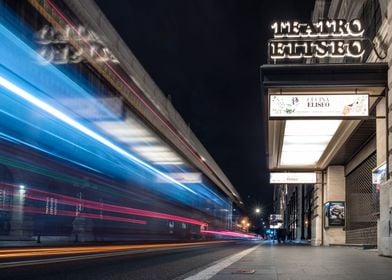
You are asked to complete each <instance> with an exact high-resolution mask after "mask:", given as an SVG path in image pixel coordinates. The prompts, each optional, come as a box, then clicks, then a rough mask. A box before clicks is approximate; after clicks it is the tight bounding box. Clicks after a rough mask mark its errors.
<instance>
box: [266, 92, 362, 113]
mask: <svg viewBox="0 0 392 280" xmlns="http://www.w3.org/2000/svg"><path fill="white" fill-rule="evenodd" d="M368 115H369V95H368V94H326V95H321V94H299V95H293V94H284V95H279V94H271V95H269V117H270V118H272V119H273V118H281V119H282V118H283V119H289V118H315V117H316V118H331V117H332V118H340V119H343V118H359V117H367V116H368Z"/></svg>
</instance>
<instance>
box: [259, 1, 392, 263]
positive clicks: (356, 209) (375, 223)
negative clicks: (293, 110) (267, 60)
mask: <svg viewBox="0 0 392 280" xmlns="http://www.w3.org/2000/svg"><path fill="white" fill-rule="evenodd" d="M355 19H358V20H359V21H360V22H361V24H362V25H363V29H364V33H363V39H361V40H363V48H364V51H363V55H362V56H361V57H360V58H358V57H338V56H335V57H334V56H331V57H320V56H318V57H310V58H309V57H308V58H306V57H305V58H303V59H302V60H301V61H298V60H297V61H296V62H295V63H296V65H295V66H294V65H292V64H291V63H292V62H288V60H285V61H282V62H281V63H280V62H277V61H276V60H275V61H272V62H271V64H275V63H276V64H279V63H280V65H273V66H265V67H264V66H263V67H262V81H263V86H264V88H265V89H266V93H268V95H270V94H274V93H275V94H278V93H279V94H283V95H284V94H287V93H290V94H297V93H298V94H304V92H305V93H306V92H310V91H312V92H316V93H317V92H319V94H325V93H328V94H330V93H332V94H344V93H348V94H349V93H350V92H351V93H355V94H360V93H361V92H362V93H365V92H366V93H368V94H369V96H370V97H369V116H368V117H366V118H360V119H345V118H341V119H340V120H336V118H335V120H334V119H330V120H326V119H317V118H314V120H309V121H307V120H288V119H286V120H276V119H271V118H270V120H269V121H268V135H269V136H268V143H269V157H268V158H269V166H270V169H271V171H283V172H290V171H291V172H296V171H298V170H301V171H312V172H315V173H316V176H317V180H316V181H315V183H314V185H313V188H312V191H311V193H312V196H313V197H312V198H311V199H310V200H309V201H310V209H311V223H310V224H311V226H310V228H311V242H312V244H313V245H316V246H318V245H331V244H369V245H373V246H377V247H378V250H379V253H380V254H381V255H387V256H391V255H392V235H391V226H390V225H391V223H392V220H391V218H392V216H391V211H392V210H391V209H392V208H391V207H392V202H391V197H392V196H391V193H392V189H391V185H392V184H391V180H390V179H389V177H390V173H391V172H390V171H391V168H390V164H391V163H392V162H391V160H392V158H391V156H390V152H391V143H392V142H391V141H392V138H391V127H392V126H391V125H392V120H391V115H390V111H391V109H390V108H391V105H392V103H391V102H392V98H391V97H390V92H389V88H390V87H391V84H392V76H391V73H392V72H391V71H390V70H389V67H390V66H391V64H392V48H391V47H390V45H391V34H392V25H391V23H392V3H391V1H386V0H385V1H384V0H363V1H362V0H361V1H354V0H352V1H350V0H336V1H334V0H332V1H325V0H320V1H318V0H317V1H316V2H315V8H314V11H313V15H312V21H313V22H315V23H316V22H320V20H326V21H328V20H344V21H342V22H350V21H352V20H355ZM338 36H339V35H338ZM299 63H300V64H302V65H299ZM278 69H279V70H280V71H281V72H284V73H283V74H285V75H289V76H284V75H283V74H281V76H278V74H277V71H278ZM307 69H311V70H312V71H309V70H307ZM360 69H361V70H360ZM274 71H276V72H274ZM294 71H296V73H295V75H296V79H297V81H294V74H293V72H294ZM315 71H319V73H320V75H319V76H317V73H315ZM365 73H367V74H365ZM305 74H308V77H307V78H308V80H307V81H306V80H301V78H302V76H301V75H304V76H305ZM322 74H324V76H325V77H327V78H326V80H324V79H323V77H322V76H321V75H322ZM274 75H275V76H274ZM298 79H299V81H298ZM299 88H300V89H301V91H302V92H300V90H299ZM285 91H286V93H285ZM306 94H309V93H306ZM305 122H307V123H306V125H307V128H309V130H307V131H306V127H303V126H302V125H303V124H304V123H305ZM311 126H312V128H310V127H311ZM291 127H295V129H293V130H290V128H291ZM318 127H322V128H323V129H320V131H319V132H318V133H319V134H318V136H317V137H318V138H320V139H321V138H322V137H323V139H326V140H325V144H324V146H322V148H320V149H319V150H318V151H319V154H318V155H317V156H315V157H314V158H312V161H309V162H306V156H307V153H308V154H309V155H312V154H311V153H310V152H309V151H310V150H311V149H313V147H316V146H313V145H315V144H316V142H312V141H313V140H312V139H311V137H313V138H314V139H316V137H314V136H315V135H314V133H312V132H315V131H318ZM300 130H303V131H304V132H305V133H303V134H301V131H300ZM328 130H330V131H329V133H328ZM294 136H301V137H302V141H305V140H306V142H301V143H297V144H306V145H303V146H304V148H303V149H302V150H298V151H295V152H297V153H298V154H297V155H298V156H297V157H291V158H289V156H290V151H291V152H292V150H290V148H294V146H290V145H289V144H290V143H289V140H290V141H291V140H293V139H294ZM297 144H296V145H297ZM320 144H321V143H320V142H317V145H318V147H320ZM295 148H296V149H300V147H299V146H298V145H297V147H295ZM292 154H295V153H292ZM314 154H315V153H313V155H314ZM290 160H291V162H290ZM279 188H281V189H285V188H286V189H288V190H290V189H292V190H291V191H285V195H284V199H282V201H284V203H283V204H282V203H281V204H280V207H281V209H285V210H284V212H290V211H291V212H294V213H299V212H301V207H302V203H301V199H300V198H299V197H301V196H300V195H299V194H300V192H299V191H298V185H295V184H290V185H285V186H281V187H279ZM290 201H293V202H290ZM293 205H294V206H293ZM293 207H294V209H295V210H294V211H293V210H290V209H291V208H293ZM281 211H282V210H281ZM291 216H293V215H291ZM294 216H295V215H294ZM331 217H332V218H333V219H331ZM301 219H302V218H295V219H294V221H295V222H296V223H298V224H297V226H296V227H297V228H301V229H302V227H303V225H302V222H301ZM291 220H293V219H291ZM288 221H289V222H288V223H287V226H288V227H289V226H290V225H292V221H290V218H288ZM296 231H297V232H301V231H302V230H299V229H297V230H296Z"/></svg>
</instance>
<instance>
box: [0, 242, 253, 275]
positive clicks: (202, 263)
mask: <svg viewBox="0 0 392 280" xmlns="http://www.w3.org/2000/svg"><path fill="white" fill-rule="evenodd" d="M254 245H255V243H254V242H232V243H220V244H204V245H195V246H190V247H181V248H168V249H162V248H159V249H149V250H148V251H147V252H145V251H143V252H137V253H136V254H135V252H134V251H129V254H127V252H124V255H122V256H107V257H102V258H95V259H80V260H73V261H67V262H59V263H47V262H45V261H44V262H43V263H42V264H38V265H26V266H14V267H10V268H1V269H0V279H4V280H5V279H7V280H8V279H10V280H11V279H29V280H33V279H40V280H46V279H56V280H61V279H72V280H78V279H80V280H88V279H94V280H101V279H102V280H103V279H105V280H114V279H124V280H125V279H127V280H129V279H132V280H139V279H140V280H141V279H145V280H147V279H148V280H154V279H159V280H163V279H184V278H185V277H188V276H191V275H193V274H195V273H197V272H198V271H200V270H202V269H204V268H206V267H207V266H209V265H210V264H211V263H213V262H215V261H217V260H220V259H222V258H225V257H228V256H230V255H233V254H235V253H238V252H240V251H243V250H245V249H248V248H250V247H252V246H254ZM49 260H50V259H49Z"/></svg>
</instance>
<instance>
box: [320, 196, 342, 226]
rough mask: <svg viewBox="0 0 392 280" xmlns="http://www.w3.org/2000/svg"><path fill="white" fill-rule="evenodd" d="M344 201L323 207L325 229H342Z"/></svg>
mask: <svg viewBox="0 0 392 280" xmlns="http://www.w3.org/2000/svg"><path fill="white" fill-rule="evenodd" d="M345 210H346V207H345V203H344V201H330V202H327V203H326V204H325V205H324V213H325V227H333V226H337V227H343V226H344V225H345V214H346V213H345V212H346V211H345Z"/></svg>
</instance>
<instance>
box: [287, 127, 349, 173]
mask: <svg viewBox="0 0 392 280" xmlns="http://www.w3.org/2000/svg"><path fill="white" fill-rule="evenodd" d="M341 122H342V121H341V120H288V121H286V127H285V132H284V138H283V146H282V156H281V159H280V165H281V166H292V167H294V166H295V167H308V166H314V165H315V164H316V163H317V161H318V160H319V159H320V157H321V155H322V154H323V152H324V150H325V149H326V147H327V146H328V144H329V142H330V140H331V139H332V137H333V135H334V134H335V132H336V130H337V129H338V127H339V126H340V124H341Z"/></svg>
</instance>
